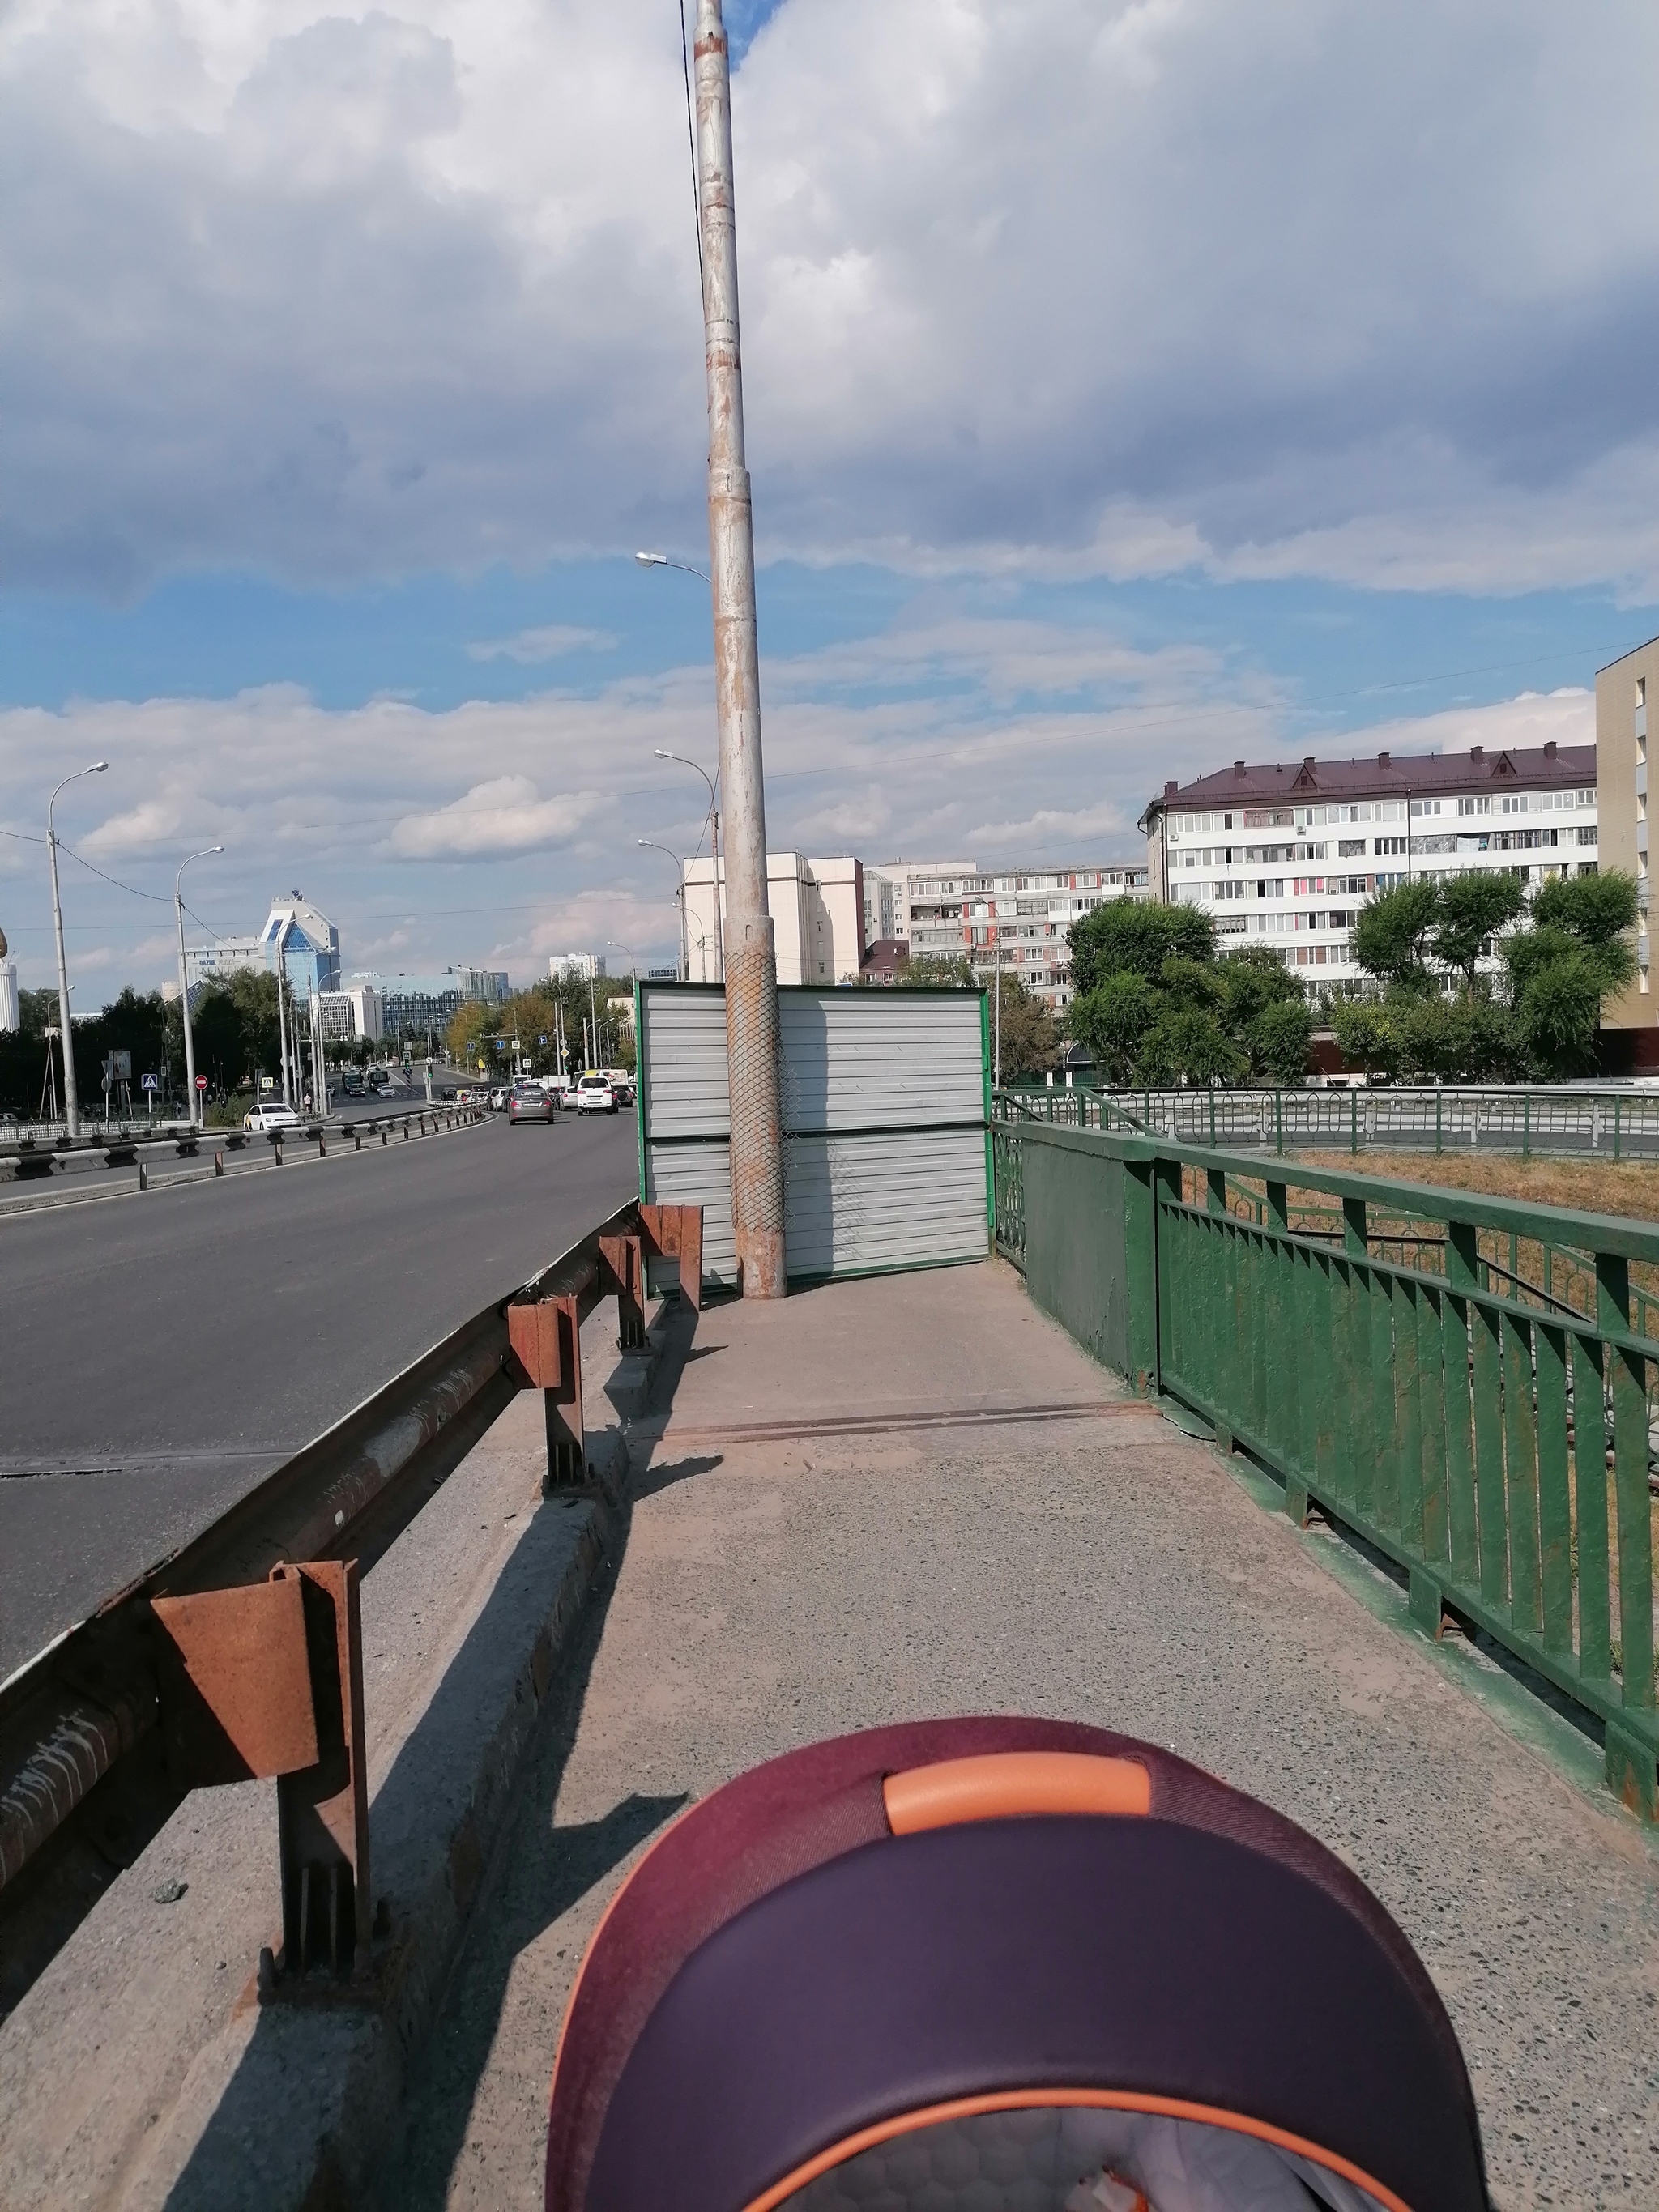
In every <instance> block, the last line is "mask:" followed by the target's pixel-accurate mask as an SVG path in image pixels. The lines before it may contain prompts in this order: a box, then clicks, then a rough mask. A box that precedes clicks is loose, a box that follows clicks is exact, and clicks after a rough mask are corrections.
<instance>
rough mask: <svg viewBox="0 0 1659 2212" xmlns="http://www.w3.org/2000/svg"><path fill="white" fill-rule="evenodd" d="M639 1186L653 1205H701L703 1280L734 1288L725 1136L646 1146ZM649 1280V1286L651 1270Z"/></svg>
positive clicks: (735, 1270)
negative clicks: (700, 1141)
mask: <svg viewBox="0 0 1659 2212" xmlns="http://www.w3.org/2000/svg"><path fill="white" fill-rule="evenodd" d="M645 1186H646V1196H647V1199H648V1200H650V1201H651V1202H652V1204H653V1205H656V1206H702V1279H703V1281H704V1282H705V1283H708V1284H710V1285H712V1286H713V1287H714V1289H716V1290H726V1291H734V1290H736V1288H737V1286H738V1248H737V1243H736V1240H735V1239H734V1238H733V1237H732V1163H731V1160H730V1158H729V1157H728V1156H727V1152H726V1143H725V1140H724V1139H715V1140H714V1141H713V1142H712V1143H708V1144H697V1145H652V1146H648V1147H647V1152H646V1156H645ZM651 1282H652V1287H653V1289H654V1288H655V1286H656V1275H655V1273H654V1271H653V1275H652V1279H651Z"/></svg>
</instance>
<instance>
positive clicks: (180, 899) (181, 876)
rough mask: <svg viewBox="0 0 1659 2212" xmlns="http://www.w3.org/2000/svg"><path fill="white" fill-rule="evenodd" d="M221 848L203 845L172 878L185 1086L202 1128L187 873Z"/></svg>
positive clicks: (196, 1122)
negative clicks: (188, 962)
mask: <svg viewBox="0 0 1659 2212" xmlns="http://www.w3.org/2000/svg"><path fill="white" fill-rule="evenodd" d="M224 849H225V848H224V847H223V846H222V845H204V846H203V848H202V849H201V851H200V852H199V853H191V854H188V855H187V856H186V857H185V859H184V860H180V861H179V873H178V875H177V876H176V877H175V878H173V905H174V907H175V908H177V909H178V915H179V1012H180V1013H181V1014H182V1016H183V1017H184V1024H185V1095H186V1097H187V1098H188V1100H189V1103H190V1126H191V1128H192V1129H199V1128H200V1127H201V1126H202V1112H201V1108H200V1107H199V1105H198V1104H197V1097H196V1040H195V1039H194V1037H193V1036H191V1030H190V977H189V975H187V974H186V973H185V869H186V868H187V867H188V866H190V864H191V860H206V859H207V858H208V857H209V855H210V854H214V853H222V852H223V851H224Z"/></svg>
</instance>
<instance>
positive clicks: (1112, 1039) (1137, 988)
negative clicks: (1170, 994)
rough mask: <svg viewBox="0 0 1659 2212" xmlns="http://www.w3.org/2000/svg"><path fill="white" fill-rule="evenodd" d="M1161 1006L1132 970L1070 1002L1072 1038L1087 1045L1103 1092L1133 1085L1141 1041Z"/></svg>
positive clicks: (1120, 973) (1156, 993)
mask: <svg viewBox="0 0 1659 2212" xmlns="http://www.w3.org/2000/svg"><path fill="white" fill-rule="evenodd" d="M1163 1006H1164V1000H1163V998H1162V996H1161V995H1160V994H1159V993H1158V992H1157V991H1155V990H1154V989H1153V987H1152V985H1151V984H1150V983H1149V982H1148V981H1147V980H1146V977H1145V976H1144V975H1139V974H1137V973H1136V971H1135V970H1134V969H1121V970H1120V971H1119V973H1118V974H1116V975H1108V976H1106V977H1105V978H1104V979H1103V981H1100V982H1098V983H1097V984H1096V986H1095V987H1094V989H1093V990H1092V991H1091V992H1090V993H1089V994H1088V995H1087V997H1086V998H1082V999H1074V1000H1073V1002H1072V1006H1071V1010H1070V1015H1069V1019H1070V1024H1071V1031H1072V1035H1073V1036H1074V1037H1076V1038H1077V1039H1078V1041H1079V1042H1080V1043H1082V1044H1085V1045H1087V1046H1088V1048H1089V1050H1090V1051H1091V1053H1092V1054H1094V1060H1095V1067H1096V1071H1097V1074H1098V1075H1099V1077H1100V1078H1101V1079H1102V1080H1103V1082H1104V1083H1105V1084H1106V1085H1108V1086H1109V1088H1111V1089H1114V1090H1119V1091H1121V1090H1123V1089H1125V1088H1126V1087H1127V1085H1129V1084H1130V1083H1131V1082H1133V1079H1134V1077H1135V1073H1136V1070H1137V1069H1138V1067H1139V1064H1140V1048H1141V1045H1142V1042H1143V1041H1144V1040H1145V1038H1146V1036H1147V1034H1148V1032H1149V1031H1150V1030H1152V1026H1153V1024H1155V1023H1156V1021H1157V1020H1158V1015H1159V1013H1160V1012H1162V1010H1163Z"/></svg>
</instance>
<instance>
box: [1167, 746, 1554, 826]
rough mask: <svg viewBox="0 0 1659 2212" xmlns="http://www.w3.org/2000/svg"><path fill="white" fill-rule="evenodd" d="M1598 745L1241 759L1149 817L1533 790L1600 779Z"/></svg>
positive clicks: (1171, 792) (1174, 792)
mask: <svg viewBox="0 0 1659 2212" xmlns="http://www.w3.org/2000/svg"><path fill="white" fill-rule="evenodd" d="M1594 782H1595V746H1594V745H1558V744H1555V742H1554V741H1553V739H1552V740H1551V742H1550V743H1549V744H1543V745H1507V746H1504V747H1502V748H1500V749H1498V750H1494V751H1492V752H1488V751H1487V750H1486V748H1485V747H1484V746H1482V745H1476V746H1474V748H1473V749H1472V750H1470V751H1468V752H1467V753H1372V754H1370V756H1369V757H1367V758H1365V759H1363V760H1332V761H1322V760H1316V759H1315V757H1313V755H1312V754H1311V753H1310V754H1309V756H1308V757H1307V758H1306V759H1305V760H1304V761H1302V762H1301V763H1297V762H1295V761H1273V762H1271V763H1268V764H1267V765H1266V766H1263V767H1252V766H1251V765H1250V763H1248V762H1246V761H1235V762H1234V763H1233V764H1232V766H1231V768H1229V769H1217V771H1216V773H1215V774H1214V775H1200V777H1198V778H1197V779H1196V781H1194V782H1192V783H1175V782H1170V783H1166V784H1165V785H1164V792H1163V796H1162V797H1161V798H1158V799H1153V800H1152V802H1151V804H1150V805H1148V807H1147V809H1146V814H1145V815H1143V816H1142V817H1141V820H1142V822H1143V823H1145V822H1146V821H1147V820H1148V819H1149V818H1150V817H1152V815H1154V814H1156V813H1158V812H1160V811H1164V810H1165V809H1167V808H1170V807H1181V808H1183V809H1184V808H1187V807H1196V806H1210V807H1214V806H1234V807H1237V806H1261V805H1273V803H1275V802H1277V803H1278V804H1279V805H1294V806H1310V805H1316V804H1317V803H1318V802H1319V801H1320V800H1322V799H1405V798H1420V797H1423V796H1425V795H1439V794H1443V793H1447V792H1472V791H1490V790H1491V788H1492V785H1493V784H1494V783H1498V784H1513V785H1516V786H1519V787H1523V788H1527V789H1533V788H1536V787H1540V786H1542V787H1544V788H1546V789H1548V788H1550V787H1553V786H1555V785H1558V784H1559V785H1571V784H1593V783H1594Z"/></svg>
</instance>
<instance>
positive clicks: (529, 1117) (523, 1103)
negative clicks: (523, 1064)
mask: <svg viewBox="0 0 1659 2212" xmlns="http://www.w3.org/2000/svg"><path fill="white" fill-rule="evenodd" d="M552 1119H553V1101H552V1100H551V1099H550V1097H548V1095H547V1093H546V1091H544V1090H543V1088H542V1086H541V1085H540V1084H539V1083H515V1084H514V1085H513V1091H512V1095H511V1097H509V1098H508V1099H507V1120H508V1121H551V1120H552Z"/></svg>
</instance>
